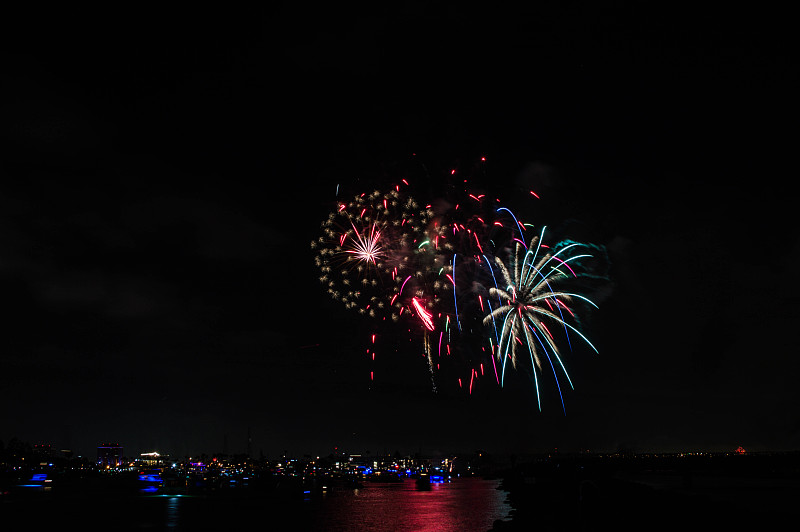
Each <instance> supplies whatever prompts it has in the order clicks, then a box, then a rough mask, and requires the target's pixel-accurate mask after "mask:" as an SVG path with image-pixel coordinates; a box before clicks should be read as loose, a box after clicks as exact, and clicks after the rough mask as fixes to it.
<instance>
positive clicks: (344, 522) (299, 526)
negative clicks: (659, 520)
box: [0, 478, 511, 532]
mask: <svg viewBox="0 0 800 532" xmlns="http://www.w3.org/2000/svg"><path fill="white" fill-rule="evenodd" d="M498 485H499V481H497V480H483V479H480V478H461V479H455V480H453V481H452V482H449V483H444V484H432V485H431V486H430V489H427V490H419V489H417V486H416V484H415V482H414V481H413V480H405V481H403V482H397V483H386V484H384V483H369V482H368V483H366V484H365V486H364V487H363V488H362V489H358V490H351V489H341V490H337V491H332V492H329V493H326V494H324V495H322V496H314V497H311V498H310V499H306V500H303V499H302V497H299V496H298V497H296V498H280V497H275V496H271V495H270V494H268V493H261V494H258V493H252V494H246V493H244V492H243V493H242V495H241V496H239V495H237V494H230V495H219V496H216V495H209V496H204V495H199V496H194V495H189V496H186V495H183V496H175V495H167V494H156V495H144V494H140V495H126V496H114V495H108V496H86V497H83V496H75V497H70V496H64V497H48V496H47V495H43V496H37V497H30V498H27V497H26V498H22V499H19V500H14V501H7V502H6V503H5V504H3V505H2V508H0V518H2V519H0V524H2V525H6V524H7V525H9V530H15V529H20V528H25V529H27V530H59V529H61V528H62V526H63V524H64V523H67V522H69V523H72V524H74V525H75V527H76V528H77V529H78V530H79V531H83V532H85V531H89V530H103V531H104V532H105V531H108V530H137V531H138V530H169V531H172V532H174V531H184V530H187V531H195V530H240V529H244V528H246V529H247V530H251V531H262V530H263V531H274V530H276V526H279V527H281V528H278V529H280V530H292V531H306V532H307V531H318V530H319V531H325V532H328V531H331V532H337V531H364V532H377V531H380V532H405V531H408V532H411V531H413V532H425V531H436V532H462V531H469V532H472V531H477V532H483V531H488V530H489V529H490V528H492V525H493V523H494V521H495V520H497V519H501V520H507V519H508V515H509V512H510V510H511V507H510V506H509V505H508V504H507V503H506V495H507V494H506V492H504V491H501V490H498V489H497V486H498ZM5 528H6V527H5V526H3V529H5Z"/></svg>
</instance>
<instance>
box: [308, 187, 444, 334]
mask: <svg viewBox="0 0 800 532" xmlns="http://www.w3.org/2000/svg"><path fill="white" fill-rule="evenodd" d="M398 188H399V187H398ZM431 214H432V213H431V212H430V211H429V210H427V209H425V208H422V207H420V206H419V205H418V204H417V202H416V201H415V200H414V198H412V197H410V196H408V197H407V196H404V195H402V194H401V193H400V191H399V190H398V189H395V190H391V191H389V192H380V191H374V192H372V193H371V194H361V195H359V196H355V197H354V198H353V199H352V200H351V201H349V202H346V203H345V202H340V203H338V204H337V206H336V210H335V211H334V212H332V213H331V214H330V215H329V216H328V219H327V220H325V221H324V222H323V223H322V233H323V234H322V236H320V237H319V238H318V239H316V240H314V241H312V242H311V247H312V249H314V250H315V251H317V255H316V257H315V259H314V260H315V263H316V265H317V266H318V267H319V269H320V277H319V280H320V282H321V283H323V285H324V286H325V287H326V289H327V291H328V293H329V294H330V296H331V297H332V298H333V299H335V300H337V301H341V302H342V303H343V304H344V305H345V307H346V308H349V309H354V310H356V311H358V312H359V313H361V314H367V315H369V316H372V317H387V316H390V317H391V318H392V319H394V320H397V319H398V318H399V315H400V311H401V309H402V308H403V305H405V304H406V302H408V304H410V303H411V297H413V296H414V295H417V294H416V291H412V290H411V287H412V286H413V285H415V284H416V283H415V282H413V281H411V280H412V279H419V278H421V277H423V275H424V274H423V272H422V271H421V270H420V264H421V262H424V261H421V260H420V259H421V256H422V255H424V254H426V253H427V252H428V248H427V247H426V245H425V242H426V241H427V237H426V228H427V224H428V223H429V221H430V217H431ZM406 285H409V287H408V288H406ZM412 292H413V293H412ZM403 293H405V294H406V295H408V296H409V298H408V300H407V301H406V300H405V299H401V298H400V296H401V295H402V294H403Z"/></svg>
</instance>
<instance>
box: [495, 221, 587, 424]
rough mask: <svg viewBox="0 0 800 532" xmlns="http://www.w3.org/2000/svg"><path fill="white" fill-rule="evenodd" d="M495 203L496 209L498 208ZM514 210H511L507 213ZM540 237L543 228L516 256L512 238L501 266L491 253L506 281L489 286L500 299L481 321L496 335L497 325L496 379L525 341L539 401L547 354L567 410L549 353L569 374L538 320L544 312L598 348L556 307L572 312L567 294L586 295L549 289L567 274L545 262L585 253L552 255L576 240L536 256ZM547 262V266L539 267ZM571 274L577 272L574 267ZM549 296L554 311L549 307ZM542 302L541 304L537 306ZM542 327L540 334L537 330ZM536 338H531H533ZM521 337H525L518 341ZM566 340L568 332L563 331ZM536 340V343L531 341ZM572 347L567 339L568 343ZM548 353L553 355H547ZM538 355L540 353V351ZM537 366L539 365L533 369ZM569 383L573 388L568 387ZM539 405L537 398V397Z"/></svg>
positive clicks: (562, 262) (514, 360)
mask: <svg viewBox="0 0 800 532" xmlns="http://www.w3.org/2000/svg"><path fill="white" fill-rule="evenodd" d="M499 210H500V209H498V211H499ZM509 213H510V211H509ZM512 216H513V214H512ZM543 238H544V229H542V232H541V234H540V235H539V236H538V237H533V239H532V240H531V244H530V247H528V248H526V249H527V250H526V252H525V255H524V257H522V260H521V261H520V258H521V257H520V255H521V252H522V246H520V245H519V244H517V246H516V248H515V250H514V251H513V253H512V254H511V257H510V259H509V266H506V264H505V263H503V262H502V261H501V260H500V259H499V258H497V257H495V263H496V265H497V267H498V270H499V272H500V274H501V277H502V279H503V283H504V285H505V286H506V289H505V290H502V289H500V288H499V287H497V286H495V287H493V288H490V289H489V294H490V296H491V297H493V298H496V299H497V300H498V301H499V302H500V306H499V307H497V308H495V309H493V310H491V312H490V313H489V315H487V316H484V318H483V323H484V325H490V324H491V325H492V329H493V330H494V331H495V334H496V335H497V330H498V329H499V330H500V333H499V337H498V347H499V349H498V353H502V362H503V364H502V373H501V375H502V377H501V385H502V384H503V382H504V380H505V371H506V365H507V362H508V360H509V359H510V360H511V365H512V366H513V367H515V368H516V367H517V365H518V363H519V358H518V346H521V345H525V346H526V347H527V350H528V353H529V355H530V359H531V370H532V373H533V379H534V384H535V386H536V389H537V401H540V396H539V390H538V371H541V370H542V361H541V357H542V356H544V358H546V359H547V362H548V364H549V365H550V367H551V369H552V370H553V376H554V378H555V380H556V386H557V388H558V392H559V397H560V398H561V403H562V409H564V411H565V413H566V408H565V407H564V398H563V392H562V390H561V385H560V382H559V378H558V373H557V372H556V370H555V365H554V364H553V360H552V358H553V357H554V358H555V359H556V361H557V362H558V364H559V365H560V367H561V369H562V370H563V372H564V375H565V376H566V379H567V380H568V382H569V384H570V387H571V388H573V384H572V380H571V379H570V377H569V374H568V372H567V370H566V367H565V366H564V363H563V360H562V358H561V356H560V353H559V350H558V347H557V345H556V344H555V341H554V338H553V336H552V334H551V333H550V331H549V330H548V327H547V325H546V324H545V323H544V321H542V319H543V318H547V319H550V320H553V321H554V322H556V323H559V324H561V325H563V327H564V330H565V332H568V331H570V330H571V331H573V332H575V333H576V334H578V336H580V337H581V338H582V339H583V340H584V341H585V342H586V343H587V344H588V345H589V346H590V347H591V348H592V349H593V350H594V351H595V352H597V349H596V348H595V347H594V345H592V343H591V342H589V340H588V339H587V338H586V337H585V336H584V335H583V334H582V333H580V331H578V330H577V329H576V328H575V327H573V326H572V325H570V324H569V323H567V321H566V319H565V317H564V314H563V313H562V311H561V309H562V308H564V309H567V310H568V311H569V313H570V315H572V316H574V313H573V312H572V311H571V310H570V309H569V307H568V306H567V305H566V303H565V302H566V301H569V300H571V299H572V298H576V299H580V300H583V301H586V302H588V303H590V304H592V305H593V306H595V307H596V305H594V303H592V302H591V301H590V300H589V299H588V298H586V297H584V296H581V295H579V294H574V293H572V292H565V291H557V290H554V289H553V286H552V285H551V283H552V282H559V281H562V280H564V279H565V278H567V275H566V274H564V273H563V272H561V271H560V270H557V268H556V266H550V264H551V262H553V261H554V257H555V262H558V263H559V264H560V265H566V266H567V267H569V266H568V264H567V263H568V262H570V261H574V260H577V259H579V258H581V257H586V256H587V255H576V256H573V257H569V258H566V260H564V259H561V258H559V257H557V256H556V255H560V254H563V253H565V252H566V250H567V249H569V248H572V247H574V246H575V245H577V244H571V245H569V246H565V247H564V248H563V249H561V250H559V251H557V252H556V253H554V254H553V255H550V254H545V255H544V256H542V258H541V259H539V260H538V262H537V259H538V254H539V249H540V247H542V246H541V241H542V239H543ZM548 266H549V267H550V269H549V270H544V271H543V269H544V268H547V267H548ZM569 269H570V271H572V272H573V274H574V277H577V274H575V272H574V270H572V268H569ZM551 301H552V302H553V303H554V305H555V308H556V309H557V312H558V314H556V313H555V312H554V311H553V305H550V302H551ZM542 305H545V306H542ZM499 317H503V320H502V324H501V325H500V326H498V321H497V318H499ZM539 333H541V335H540V334H539ZM534 338H535V342H534ZM522 339H524V340H525V341H524V342H523V341H522ZM567 340H568V341H569V335H568V334H567ZM537 343H538V344H539V345H538V347H537V345H536V344H537ZM570 347H571V344H570ZM551 353H552V355H553V357H551V356H550V354H551ZM540 355H541V356H540ZM537 370H538V371H537ZM573 389H574V388H573ZM539 406H540V408H541V403H539Z"/></svg>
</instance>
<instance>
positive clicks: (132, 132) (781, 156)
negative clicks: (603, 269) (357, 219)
mask: <svg viewBox="0 0 800 532" xmlns="http://www.w3.org/2000/svg"><path fill="white" fill-rule="evenodd" d="M287 4H288V3H287ZM400 4H402V5H400ZM277 5H278V4H275V6H277ZM453 5H455V4H453ZM526 5H527V7H516V8H514V9H513V10H510V11H507V10H503V9H500V8H493V9H492V10H488V11H487V10H486V9H475V10H469V9H466V8H455V7H453V6H446V5H442V6H439V7H431V6H430V5H429V3H427V2H418V3H415V2H405V3H398V5H396V6H393V7H375V8H374V9H373V10H372V11H363V12H362V11H358V12H356V11H352V10H350V11H348V10H347V9H343V8H341V6H336V7H332V8H328V9H329V10H328V11H318V8H317V7H312V6H310V5H309V6H302V5H295V4H291V5H286V6H283V7H274V6H273V4H270V6H271V7H269V8H263V9H262V10H258V9H250V10H248V9H241V10H237V9H236V8H232V7H225V8H217V9H211V8H199V7H197V6H194V7H192V8H191V9H187V10H178V9H177V8H171V9H169V10H167V11H161V10H142V11H138V9H139V8H134V7H132V8H130V9H131V10H130V11H126V10H123V9H122V8H116V9H115V10H113V11H104V12H97V11H90V10H88V9H87V10H84V11H80V10H78V11H75V10H66V9H63V10H62V11H50V12H48V13H46V14H43V13H36V14H32V13H26V14H19V15H16V19H15V17H8V20H6V24H7V25H9V26H11V27H12V28H13V29H16V30H17V31H15V32H13V34H14V35H16V36H17V43H18V45H19V48H18V51H17V52H16V53H7V54H5V55H4V56H3V57H2V73H3V75H2V77H3V79H4V81H3V83H2V85H3V93H4V95H3V96H2V98H1V99H0V134H1V135H2V139H0V140H1V141H2V160H1V161H0V164H1V166H0V176H1V177H2V179H1V180H0V243H1V245H0V286H2V296H3V297H2V302H3V305H4V307H5V312H4V313H3V315H4V316H5V318H4V319H3V321H2V336H0V339H1V340H0V342H1V343H0V374H2V376H3V379H2V384H0V394H2V401H0V440H3V441H6V442H7V441H8V440H9V439H10V438H12V437H16V438H18V439H21V440H24V441H30V442H31V443H40V442H43V443H52V444H53V445H54V446H56V447H58V448H71V449H73V450H74V451H75V452H76V453H78V454H86V455H89V456H91V455H92V453H93V450H94V447H96V446H97V445H98V444H99V443H100V442H103V441H115V442H119V443H121V444H122V445H123V446H125V448H126V453H130V454H138V453H140V452H148V451H152V450H157V451H160V452H162V453H170V454H172V455H175V456H184V455H192V454H197V453H200V452H207V453H215V452H228V453H240V452H245V451H246V450H247V436H248V432H249V434H250V436H251V440H252V442H251V444H250V450H251V452H252V453H253V455H258V454H259V453H260V452H263V453H264V454H265V455H266V456H277V455H279V454H281V453H282V452H283V451H284V450H287V451H289V453H292V454H296V455H299V454H304V453H309V454H327V453H328V452H330V451H332V450H333V449H334V448H335V447H338V448H339V449H340V450H346V451H350V452H365V451H370V452H372V453H379V452H394V451H395V450H399V451H400V452H401V453H413V452H417V451H423V452H460V453H464V452H473V451H474V450H477V449H486V450H489V451H490V452H495V453H523V452H535V451H541V450H549V449H552V448H554V447H557V448H559V449H564V450H577V449H590V450H593V451H615V450H618V449H633V450H636V451H671V450H732V449H735V448H736V447H737V446H739V445H742V446H743V447H745V448H746V449H748V450H753V451H766V450H795V449H797V448H798V446H799V445H800V414H799V413H798V412H800V410H798V406H800V401H799V399H800V397H799V396H798V387H797V384H796V382H797V377H798V375H800V371H798V370H800V362H798V349H797V347H796V340H795V334H796V330H797V324H798V318H800V315H799V314H798V303H800V299H799V296H800V290H798V282H797V273H796V270H797V264H799V263H800V248H799V247H798V237H797V231H796V230H797V227H798V225H797V223H796V221H795V222H793V221H792V220H794V219H795V213H796V209H797V207H796V206H795V205H794V203H795V196H796V192H794V187H792V186H791V185H792V184H793V183H794V181H796V164H795V163H794V161H792V163H791V164H790V163H789V162H788V159H789V158H788V154H787V152H788V151H789V149H790V146H791V148H792V149H794V148H795V146H796V142H795V141H796V134H795V130H796V125H795V124H796V120H795V118H796V113H795V101H794V100H795V98H794V97H792V98H791V99H792V100H793V101H790V94H793V93H794V88H796V87H795V85H796V64H795V62H794V61H793V60H792V58H790V55H789V51H788V50H789V47H788V40H789V39H788V35H789V32H788V31H787V30H786V29H785V28H784V27H783V25H784V23H783V22H782V21H783V20H784V19H786V15H785V14H782V13H778V12H775V13H767V12H760V13H753V12H732V11H728V12H714V11H712V10H711V9H707V10H706V11H698V10H696V9H693V10H692V11H682V10H679V9H677V8H675V7H672V6H670V7H668V8H667V7H665V8H663V9H660V8H656V7H653V6H652V5H650V7H647V8H643V7H640V6H638V5H630V6H627V7H616V8H608V7H592V8H588V7H573V8H555V7H552V6H550V5H549V4H546V5H538V4H536V3H532V2H529V3H526ZM220 9H221V11H220ZM728 9H732V8H730V7H729V8H728ZM480 157H486V162H485V164H484V165H483V166H482V171H483V172H484V174H482V175H484V176H485V177H484V179H485V181H486V182H487V183H491V184H492V187H494V188H495V189H496V190H497V191H498V192H499V194H500V195H501V197H503V198H509V201H511V202H517V205H520V206H522V207H521V208H522V209H523V210H524V209H528V212H530V213H531V214H530V215H528V218H533V219H535V220H536V221H537V223H544V224H547V225H552V226H556V227H562V228H564V227H566V228H569V229H570V231H572V232H574V238H576V239H583V240H586V241H589V242H592V243H595V244H598V245H603V246H605V247H606V249H607V251H608V255H609V260H610V264H611V268H610V277H611V280H610V282H609V284H608V287H607V290H606V291H605V292H604V296H603V298H602V300H601V301H600V309H599V310H598V311H596V312H595V313H594V314H593V315H592V316H591V318H590V319H588V320H587V322H586V329H585V332H586V333H587V335H588V336H589V337H590V338H591V339H592V340H593V342H594V343H595V345H597V347H598V349H599V351H600V354H599V355H595V354H593V353H591V352H589V351H582V350H578V351H576V352H575V353H574V354H572V355H570V356H568V357H567V363H568V365H569V368H570V370H571V375H572V379H573V382H574V383H575V390H574V391H570V392H567V393H565V405H566V412H567V415H566V416H565V415H564V412H563V411H562V410H561V406H560V403H559V402H558V400H557V398H554V396H553V395H552V394H553V393H554V392H553V383H552V381H545V386H544V390H545V392H546V393H545V395H546V398H545V399H544V400H543V411H542V412H541V413H540V412H539V411H538V408H537V407H536V404H535V398H534V397H533V396H532V395H531V393H530V391H528V392H526V391H525V390H524V389H517V390H509V391H508V392H507V393H497V391H496V390H495V391H494V392H488V391H487V392H486V393H480V394H475V395H473V396H469V395H468V394H466V393H463V391H462V392H461V393H458V392H453V391H442V392H441V393H438V394H433V393H432V391H431V386H430V377H429V375H428V372H427V366H426V364H425V359H424V358H423V357H422V356H420V355H421V344H420V343H419V341H418V337H416V336H415V335H414V334H411V335H409V334H407V330H406V331H404V330H402V328H401V329H399V330H394V329H393V328H392V327H384V328H382V326H381V325H379V324H376V323H374V322H369V321H364V320H363V319H362V318H360V317H359V316H358V315H356V314H354V313H349V312H347V311H346V309H344V307H343V306H341V305H339V304H338V303H336V302H334V301H332V300H330V299H329V298H328V296H327V294H326V293H325V290H324V289H323V288H322V286H321V285H320V283H319V282H318V280H317V277H318V272H317V270H316V268H315V266H314V264H313V256H314V254H313V252H312V250H311V249H310V247H309V242H310V241H311V240H312V239H314V238H316V237H317V236H319V234H320V222H321V221H322V220H323V219H324V218H325V217H326V216H327V214H328V212H330V211H331V210H332V209H333V208H334V206H335V202H336V194H337V187H338V188H339V190H340V192H339V193H340V194H343V193H344V192H343V191H347V192H348V193H350V192H352V193H355V192H365V191H371V190H372V189H373V188H375V187H378V188H388V187H389V186H392V185H394V184H395V182H396V181H397V180H396V177H397V176H398V175H400V174H403V172H406V171H408V172H409V174H408V175H415V176H417V177H418V176H419V173H417V174H413V173H412V172H411V170H410V169H417V170H418V169H419V168H420V167H421V165H424V167H425V168H426V169H427V170H428V174H427V175H428V177H427V178H426V179H428V180H429V181H430V182H429V183H424V185H425V186H429V187H431V188H436V187H438V186H440V183H441V182H444V181H443V180H445V179H447V175H448V173H449V171H450V170H451V169H453V168H458V169H459V172H462V171H463V172H465V173H467V171H468V169H472V168H474V167H475V165H476V164H477V161H478V160H479V159H480ZM459 175H460V174H459ZM530 189H534V190H537V192H538V193H539V195H540V198H541V199H540V200H535V199H530V196H528V197H524V195H525V194H527V192H526V191H527V190H530ZM523 200H524V201H523ZM526 205H527V207H525V206H526ZM374 331H377V332H378V333H379V335H380V337H381V339H383V340H384V341H385V344H384V345H386V346H387V347H386V349H385V351H384V352H385V355H383V356H382V358H381V360H379V365H378V366H377V368H378V371H377V372H376V373H377V375H376V379H375V381H374V382H370V379H369V371H370V366H369V365H368V364H366V362H365V355H364V349H365V348H366V347H367V340H368V335H370V334H372V332H374ZM406 344H408V345H406ZM390 345H393V346H398V347H397V351H396V352H394V351H392V350H391V349H390V348H389V346H390ZM379 353H380V351H379ZM504 392H505V391H504Z"/></svg>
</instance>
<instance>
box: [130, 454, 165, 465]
mask: <svg viewBox="0 0 800 532" xmlns="http://www.w3.org/2000/svg"><path fill="white" fill-rule="evenodd" d="M168 461H169V455H168V454H159V453H157V452H152V453H142V454H140V455H139V458H137V459H136V463H137V464H139V465H145V466H151V467H155V466H162V465H165V464H166V463H167V462H168Z"/></svg>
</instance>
